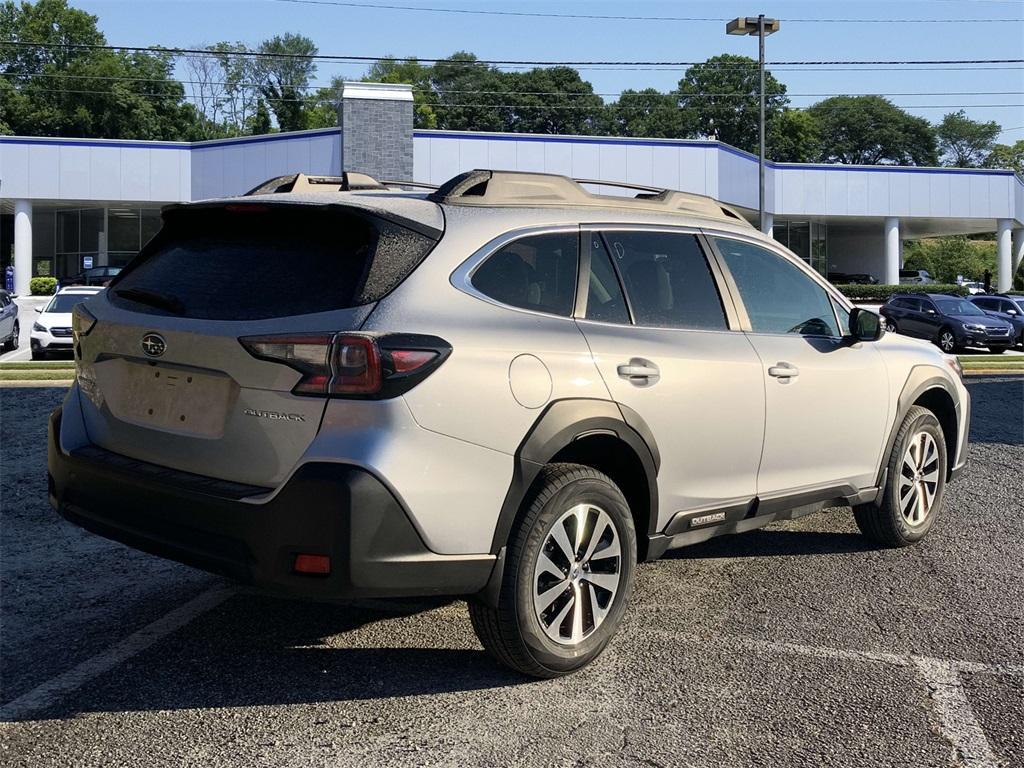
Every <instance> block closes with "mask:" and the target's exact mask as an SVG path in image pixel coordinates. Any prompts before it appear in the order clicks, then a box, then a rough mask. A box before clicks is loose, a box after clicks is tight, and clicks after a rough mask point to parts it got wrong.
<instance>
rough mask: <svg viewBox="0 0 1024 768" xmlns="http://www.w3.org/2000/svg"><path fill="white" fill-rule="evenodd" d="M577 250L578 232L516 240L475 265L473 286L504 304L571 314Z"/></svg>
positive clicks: (538, 310)
mask: <svg viewBox="0 0 1024 768" xmlns="http://www.w3.org/2000/svg"><path fill="white" fill-rule="evenodd" d="M578 251H579V235H578V234H577V233H575V232H555V233H552V234H549V235H533V236H530V237H524V238H522V239H521V240H515V241H514V242H511V243H509V244H508V245H506V246H504V247H503V248H502V249H501V250H499V251H497V252H495V253H493V254H491V255H490V256H489V257H488V258H487V260H486V261H484V262H483V263H482V264H481V265H480V266H478V267H477V268H476V270H475V271H474V272H473V277H472V283H473V287H474V288H476V289H477V290H478V291H480V293H482V294H484V295H485V296H489V297H490V298H492V299H494V300H495V301H500V302H501V303H502V304H508V305H510V306H513V307H520V308H521V309H532V310H534V311H535V312H547V313H550V314H552V315H562V316H563V317H569V316H570V315H571V314H572V308H573V304H574V302H575V299H576V272H577V268H578V261H579V259H578V256H579V253H578Z"/></svg>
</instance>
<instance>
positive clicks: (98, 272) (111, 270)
mask: <svg viewBox="0 0 1024 768" xmlns="http://www.w3.org/2000/svg"><path fill="white" fill-rule="evenodd" d="M120 271H121V267H92V268H90V269H85V270H82V271H81V272H79V273H78V274H77V275H75V276H74V277H69V278H68V279H66V280H62V281H61V285H62V286H64V287H67V286H70V285H107V284H108V283H110V281H111V280H113V279H114V278H115V277H117V275H118V273H119V272H120Z"/></svg>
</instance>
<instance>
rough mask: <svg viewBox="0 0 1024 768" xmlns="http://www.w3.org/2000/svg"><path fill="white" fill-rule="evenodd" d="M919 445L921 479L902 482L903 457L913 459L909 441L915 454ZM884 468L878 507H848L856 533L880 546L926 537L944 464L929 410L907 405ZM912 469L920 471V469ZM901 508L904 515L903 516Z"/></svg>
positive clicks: (941, 490)
mask: <svg viewBox="0 0 1024 768" xmlns="http://www.w3.org/2000/svg"><path fill="white" fill-rule="evenodd" d="M922 436H926V437H922ZM922 443H923V444H924V445H925V446H926V448H925V451H926V453H925V461H924V464H923V476H922V479H921V480H920V481H919V482H917V483H915V482H913V481H912V480H911V481H909V482H907V480H909V476H907V475H906V474H905V470H907V469H909V470H910V471H914V469H913V468H911V467H909V466H907V465H905V461H907V460H910V461H913V459H914V458H915V455H914V454H912V453H910V452H911V445H912V444H916V445H917V451H918V455H919V452H920V448H921V445H922ZM932 449H934V458H933V459H929V458H928V457H929V456H932V455H933V454H932V453H931V450H932ZM908 457H909V458H908ZM933 464H934V468H932V467H933ZM886 466H887V468H888V472H887V473H886V481H885V488H884V489H883V491H882V503H881V505H880V506H876V505H875V504H873V503H869V504H860V505H858V506H855V507H854V508H853V516H854V519H856V521H857V527H859V528H860V530H861V533H863V534H864V535H865V536H867V537H868V538H869V539H872V540H873V541H876V542H878V543H879V544H882V545H883V546H886V547H906V546H909V545H910V544H913V543H915V542H918V541H920V540H921V539H923V538H924V537H925V536H927V535H928V532H929V531H930V530H931V529H932V526H933V525H934V524H935V519H936V518H937V517H938V515H939V513H940V511H941V510H942V502H943V499H944V497H945V492H946V475H947V468H948V466H949V464H948V457H947V455H946V440H945V436H944V435H943V432H942V426H941V425H940V424H939V421H938V419H936V418H935V415H934V414H933V413H932V412H931V411H929V410H927V409H926V408H921V407H920V406H917V405H915V406H913V407H912V408H911V409H910V411H909V412H908V413H907V416H906V418H905V419H903V424H901V425H900V429H899V432H897V433H896V440H895V442H894V443H893V446H892V452H891V453H890V455H889V461H888V464H887V465H886ZM917 469H918V470H920V469H921V467H920V466H919V467H917ZM929 477H934V478H935V479H934V483H929V482H928V478H929ZM904 478H906V480H904ZM915 486H916V487H915ZM922 490H923V492H924V493H923V498H924V500H925V504H924V506H923V507H919V506H918V505H917V499H919V498H921V496H922ZM929 490H930V493H931V496H930V498H931V501H930V503H929V502H928V498H929ZM901 499H902V501H903V502H904V503H903V504H901ZM904 508H906V511H907V513H908V514H905V512H904Z"/></svg>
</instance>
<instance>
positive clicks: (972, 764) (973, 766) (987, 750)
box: [914, 657, 999, 768]
mask: <svg viewBox="0 0 1024 768" xmlns="http://www.w3.org/2000/svg"><path fill="white" fill-rule="evenodd" d="M914 663H915V665H916V666H917V668H918V670H920V672H921V674H922V675H923V676H924V679H925V682H927V683H928V688H929V689H930V690H931V693H932V696H931V697H932V701H934V702H935V710H936V714H937V715H938V716H939V730H940V731H941V733H942V735H943V736H944V737H945V738H946V739H948V740H949V742H950V743H951V744H952V745H953V747H954V749H956V751H957V755H958V756H959V758H960V761H961V762H962V763H963V765H964V766H965V768H998V765H999V761H998V760H997V759H996V756H995V755H994V754H993V753H992V747H991V746H990V745H989V743H988V738H986V736H985V731H984V730H983V729H982V727H981V723H979V722H978V718H977V717H975V715H974V710H972V709H971V704H970V702H969V701H967V694H966V693H964V686H963V684H962V683H961V682H960V673H959V672H958V671H957V669H956V667H955V666H954V665H953V664H949V663H946V662H942V661H939V660H938V659H927V658H921V657H915V658H914Z"/></svg>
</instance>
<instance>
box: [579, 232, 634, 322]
mask: <svg viewBox="0 0 1024 768" xmlns="http://www.w3.org/2000/svg"><path fill="white" fill-rule="evenodd" d="M589 239H590V280H589V284H588V286H587V313H586V319H587V320H596V321H598V322H602V323H618V324H620V325H629V308H628V307H627V306H626V297H625V296H623V294H622V286H621V284H620V283H619V278H618V275H616V274H615V267H614V266H612V260H611V257H610V256H609V255H608V249H607V248H605V245H604V240H603V239H602V238H601V235H600V234H599V233H597V232H592V233H590V235H589Z"/></svg>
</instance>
